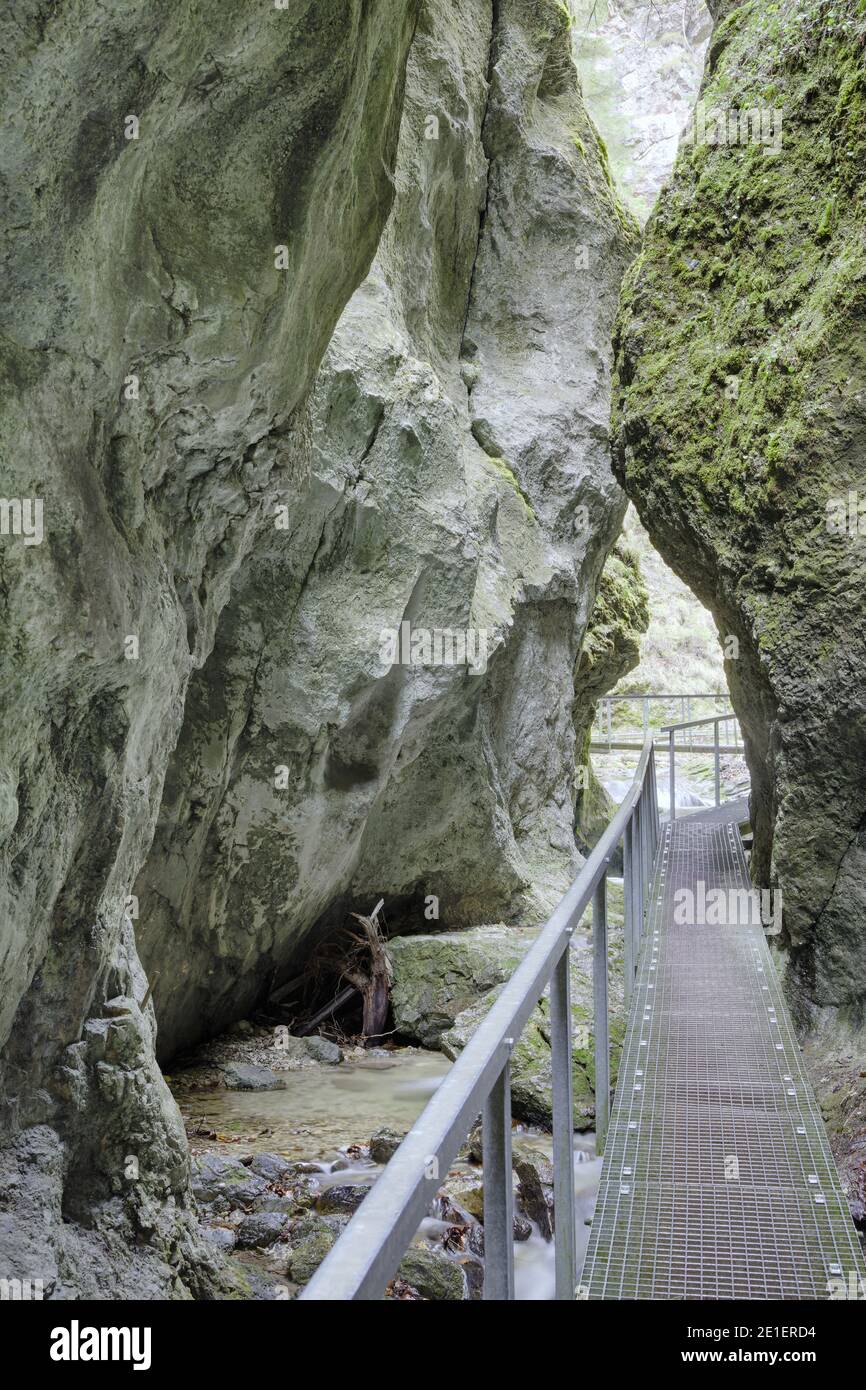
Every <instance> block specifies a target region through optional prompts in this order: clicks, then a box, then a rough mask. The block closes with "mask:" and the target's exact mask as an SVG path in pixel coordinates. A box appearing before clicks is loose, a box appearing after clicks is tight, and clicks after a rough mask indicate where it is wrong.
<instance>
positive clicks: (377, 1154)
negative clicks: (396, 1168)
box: [370, 1128, 406, 1163]
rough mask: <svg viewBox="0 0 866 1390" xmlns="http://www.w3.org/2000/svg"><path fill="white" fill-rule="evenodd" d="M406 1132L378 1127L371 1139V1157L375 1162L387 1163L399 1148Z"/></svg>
mask: <svg viewBox="0 0 866 1390" xmlns="http://www.w3.org/2000/svg"><path fill="white" fill-rule="evenodd" d="M405 1137H406V1136H405V1135H404V1134H398V1133H397V1132H396V1131H395V1130H393V1129H387V1128H385V1129H378V1130H377V1131H376V1133H375V1134H374V1135H373V1137H372V1139H371V1140H370V1157H371V1159H372V1160H373V1162H374V1163H387V1162H388V1160H389V1159H390V1158H393V1156H394V1154H395V1153H396V1152H397V1150H398V1149H399V1147H400V1145H401V1144H402V1142H403V1140H404V1138H405Z"/></svg>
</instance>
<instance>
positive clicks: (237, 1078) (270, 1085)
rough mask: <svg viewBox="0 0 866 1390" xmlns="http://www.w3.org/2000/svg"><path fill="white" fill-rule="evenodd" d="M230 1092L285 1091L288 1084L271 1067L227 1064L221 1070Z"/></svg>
mask: <svg viewBox="0 0 866 1390" xmlns="http://www.w3.org/2000/svg"><path fill="white" fill-rule="evenodd" d="M220 1070H221V1072H222V1074H223V1077H224V1078H225V1084H226V1088H227V1090H229V1091H284V1090H285V1089H286V1083H285V1080H284V1078H283V1077H282V1076H277V1074H276V1072H273V1071H271V1069H270V1067H253V1066H250V1065H249V1064H248V1063H246V1062H226V1063H225V1064H224V1065H223V1066H222V1067H221V1068H220Z"/></svg>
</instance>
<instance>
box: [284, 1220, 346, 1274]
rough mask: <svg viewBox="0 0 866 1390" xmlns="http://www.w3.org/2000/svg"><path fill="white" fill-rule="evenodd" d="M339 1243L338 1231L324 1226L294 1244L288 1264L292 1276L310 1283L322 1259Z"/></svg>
mask: <svg viewBox="0 0 866 1390" xmlns="http://www.w3.org/2000/svg"><path fill="white" fill-rule="evenodd" d="M336 1243H337V1232H336V1231H332V1230H330V1228H329V1227H327V1226H322V1227H320V1228H319V1229H318V1230H316V1231H313V1232H311V1233H310V1234H309V1235H308V1236H306V1237H305V1238H304V1239H303V1240H301V1241H299V1242H298V1244H297V1245H293V1246H292V1250H291V1254H290V1255H289V1259H288V1264H287V1266H286V1270H287V1273H288V1274H289V1276H290V1278H292V1279H294V1280H295V1282H296V1283H298V1284H306V1283H309V1281H310V1279H312V1277H313V1275H314V1274H315V1272H316V1270H317V1269H318V1268H319V1265H320V1264H321V1263H322V1260H323V1259H324V1258H325V1256H326V1255H327V1254H329V1253H330V1251H331V1250H332V1249H333V1247H334V1246H335V1245H336Z"/></svg>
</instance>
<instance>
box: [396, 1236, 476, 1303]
mask: <svg viewBox="0 0 866 1390" xmlns="http://www.w3.org/2000/svg"><path fill="white" fill-rule="evenodd" d="M396 1278H398V1279H402V1280H404V1281H405V1283H407V1284H409V1285H410V1286H411V1287H412V1288H413V1289H415V1290H416V1291H417V1292H418V1293H419V1294H420V1295H421V1297H422V1298H423V1299H430V1300H434V1301H436V1302H458V1301H459V1300H460V1299H463V1298H465V1297H466V1280H465V1278H464V1274H463V1270H462V1269H461V1267H460V1265H459V1264H458V1263H457V1262H456V1261H455V1260H449V1258H448V1256H447V1255H443V1254H442V1253H441V1252H440V1251H438V1250H428V1249H425V1248H423V1247H422V1246H418V1245H413V1246H412V1248H411V1249H410V1250H408V1251H407V1252H406V1254H405V1255H404V1256H403V1258H402V1260H401V1261H400V1267H399V1269H398V1270H397V1274H396Z"/></svg>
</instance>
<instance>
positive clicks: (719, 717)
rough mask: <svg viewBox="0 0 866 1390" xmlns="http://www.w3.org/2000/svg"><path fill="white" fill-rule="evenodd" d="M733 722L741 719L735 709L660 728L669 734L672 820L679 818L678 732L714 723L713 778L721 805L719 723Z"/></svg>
mask: <svg viewBox="0 0 866 1390" xmlns="http://www.w3.org/2000/svg"><path fill="white" fill-rule="evenodd" d="M731 722H733V724H734V725H735V726H738V725H739V720H738V719H737V716H736V714H735V712H734V711H733V710H731V711H729V713H728V714H710V715H707V717H706V718H705V719H683V720H680V722H679V723H678V724H663V725H662V726H661V728H660V730H659V733H662V734H667V735H668V765H669V769H670V771H669V777H670V804H671V812H670V815H671V820H672V821H673V820H676V818H677V789H676V778H677V768H676V736H677V733H678V732H679V731H680V730H681V729H696V728H697V727H698V726H699V725H701V724H712V725H714V726H715V727H714V730H713V749H712V751H713V761H714V779H713V780H714V788H715V797H716V805H717V806H721V804H722V781H721V751H722V750H721V739H720V737H719V725H720V724H730V723H731ZM735 737H736V730H735ZM693 751H697V752H701V751H703V752H706V751H708V750H706V749H703V750H702V749H697V750H693Z"/></svg>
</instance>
